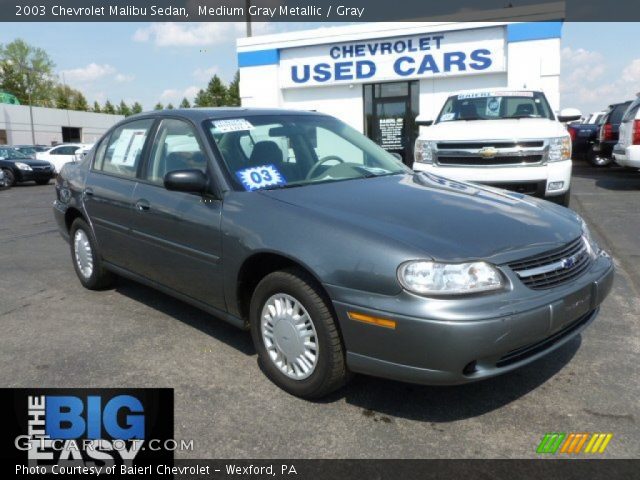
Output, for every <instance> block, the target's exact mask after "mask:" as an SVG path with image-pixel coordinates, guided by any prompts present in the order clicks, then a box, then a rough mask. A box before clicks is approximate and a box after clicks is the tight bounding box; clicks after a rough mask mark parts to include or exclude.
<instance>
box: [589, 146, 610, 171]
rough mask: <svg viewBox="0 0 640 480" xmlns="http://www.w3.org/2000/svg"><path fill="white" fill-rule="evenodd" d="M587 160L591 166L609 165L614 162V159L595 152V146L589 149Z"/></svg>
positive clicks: (603, 166)
mask: <svg viewBox="0 0 640 480" xmlns="http://www.w3.org/2000/svg"><path fill="white" fill-rule="evenodd" d="M587 160H588V161H589V163H590V164H591V166H593V167H596V168H605V167H609V166H611V164H612V163H613V159H611V158H609V157H603V156H600V154H599V152H595V151H594V150H593V148H590V149H589V152H588V153H587Z"/></svg>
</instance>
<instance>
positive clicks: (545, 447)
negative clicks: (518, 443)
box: [536, 433, 566, 454]
mask: <svg viewBox="0 0 640 480" xmlns="http://www.w3.org/2000/svg"><path fill="white" fill-rule="evenodd" d="M565 437H566V433H547V434H546V435H545V436H544V437H543V438H542V441H541V442H540V445H538V450H536V452H537V453H548V454H553V453H556V451H557V450H558V447H560V445H561V444H562V441H563V440H564V439H565Z"/></svg>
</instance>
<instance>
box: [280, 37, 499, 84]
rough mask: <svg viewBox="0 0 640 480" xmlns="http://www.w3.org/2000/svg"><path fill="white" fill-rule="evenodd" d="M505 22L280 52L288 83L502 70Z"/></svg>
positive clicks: (282, 70) (283, 79)
mask: <svg viewBox="0 0 640 480" xmlns="http://www.w3.org/2000/svg"><path fill="white" fill-rule="evenodd" d="M505 68H506V60H505V30H504V27H490V28H479V29H473V30H459V31H450V32H442V33H430V34H424V35H412V36H406V37H392V38H386V39H374V40H362V41H355V42H349V43H339V44H327V45H314V46H310V47H298V48H290V49H284V50H282V51H281V52H280V79H281V82H282V86H283V88H291V87H305V86H317V85H329V84H336V83H347V84H349V83H365V82H366V83H371V82H380V81H393V80H395V81H398V80H412V79H418V78H428V77H441V76H447V75H449V76H450V75H468V74H478V73H490V72H503V71H505Z"/></svg>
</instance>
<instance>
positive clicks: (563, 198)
mask: <svg viewBox="0 0 640 480" xmlns="http://www.w3.org/2000/svg"><path fill="white" fill-rule="evenodd" d="M547 200H549V201H550V202H553V203H557V204H558V205H562V206H563V207H568V206H569V203H570V202H571V189H569V190H567V191H566V192H565V193H563V194H562V195H556V196H555V197H547Z"/></svg>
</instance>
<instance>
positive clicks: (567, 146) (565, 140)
mask: <svg viewBox="0 0 640 480" xmlns="http://www.w3.org/2000/svg"><path fill="white" fill-rule="evenodd" d="M570 159H571V137H570V136H569V135H566V136H564V137H556V138H552V139H550V140H549V161H550V162H559V161H561V160H570Z"/></svg>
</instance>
